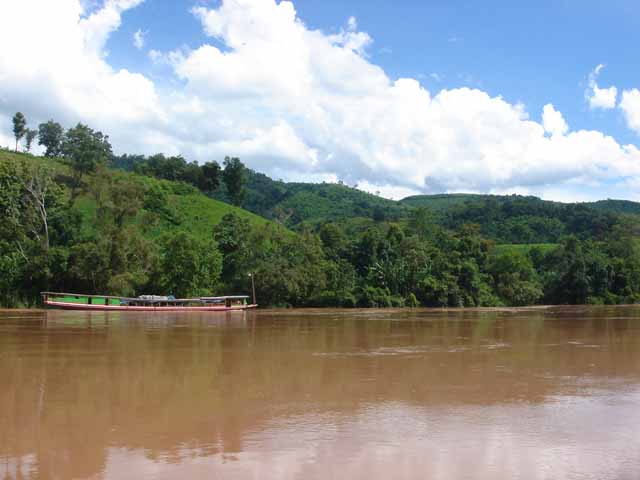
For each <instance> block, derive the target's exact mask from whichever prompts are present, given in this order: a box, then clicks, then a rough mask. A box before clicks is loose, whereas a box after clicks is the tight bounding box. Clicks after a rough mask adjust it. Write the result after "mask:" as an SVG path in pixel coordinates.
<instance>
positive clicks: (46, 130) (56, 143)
mask: <svg viewBox="0 0 640 480" xmlns="http://www.w3.org/2000/svg"><path fill="white" fill-rule="evenodd" d="M63 137H64V131H63V129H62V126H61V125H60V124H59V123H57V122H54V121H53V120H49V121H48V122H46V123H41V124H40V125H38V145H42V146H44V147H45V149H46V150H45V152H44V156H45V157H57V156H59V155H60V153H61V148H62V140H63Z"/></svg>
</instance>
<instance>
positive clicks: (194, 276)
mask: <svg viewBox="0 0 640 480" xmlns="http://www.w3.org/2000/svg"><path fill="white" fill-rule="evenodd" d="M161 253H162V261H161V268H162V286H163V287H164V288H165V289H166V292H167V293H171V294H173V295H175V296H176V297H187V296H191V295H210V294H211V293H212V292H213V291H214V289H215V288H216V286H217V285H218V281H219V279H220V272H221V270H222V258H221V255H220V252H219V251H218V249H217V248H216V245H215V243H213V242H203V241H199V240H198V239H196V238H195V237H193V236H191V235H189V234H187V233H185V232H178V233H176V234H169V235H167V236H165V237H164V238H163V239H162V240H161Z"/></svg>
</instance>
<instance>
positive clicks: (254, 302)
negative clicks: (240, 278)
mask: <svg viewBox="0 0 640 480" xmlns="http://www.w3.org/2000/svg"><path fill="white" fill-rule="evenodd" d="M249 276H250V277H251V291H252V292H253V304H254V305H256V284H255V282H254V281H253V273H250V274H249Z"/></svg>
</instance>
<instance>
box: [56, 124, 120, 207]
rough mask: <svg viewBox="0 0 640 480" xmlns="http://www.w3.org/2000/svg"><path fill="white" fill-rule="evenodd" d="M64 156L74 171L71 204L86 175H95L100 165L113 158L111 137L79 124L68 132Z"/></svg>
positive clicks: (63, 144) (63, 150) (63, 149)
mask: <svg viewBox="0 0 640 480" xmlns="http://www.w3.org/2000/svg"><path fill="white" fill-rule="evenodd" d="M62 154H63V155H64V158H65V160H66V163H67V164H68V165H69V166H70V167H71V168H72V169H73V185H72V187H71V202H72V203H73V201H74V200H75V198H76V196H77V195H78V189H79V188H80V186H81V185H82V183H81V182H82V178H83V177H84V175H86V174H89V173H93V172H94V171H95V170H96V167H97V166H98V165H101V164H104V163H106V162H107V161H109V159H110V158H111V155H112V151H111V144H110V143H109V136H108V135H103V134H102V132H95V131H93V129H91V128H89V127H88V126H86V125H83V124H81V123H79V124H78V125H76V126H75V127H74V128H71V129H69V130H68V131H67V133H66V134H65V136H64V141H63V143H62Z"/></svg>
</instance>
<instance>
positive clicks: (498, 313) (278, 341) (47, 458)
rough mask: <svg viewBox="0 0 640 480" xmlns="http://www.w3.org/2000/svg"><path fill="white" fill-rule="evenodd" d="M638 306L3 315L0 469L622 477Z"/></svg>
mask: <svg viewBox="0 0 640 480" xmlns="http://www.w3.org/2000/svg"><path fill="white" fill-rule="evenodd" d="M638 313H640V310H639V309H637V308H633V307H627V308H623V307H618V308H593V307H592V308H586V307H585V308H581V307H566V308H555V309H525V310H513V309H502V310H471V311H446V310H444V311H443V310H437V311H436V310H378V311H375V310H374V311H358V310H354V311H338V310H317V311H304V312H299V311H284V312H283V311H264V312H258V313H233V314H227V315H217V316H211V315H203V314H163V315H153V316H144V315H136V314H118V313H108V314H98V313H92V314H83V313H76V312H74V313H71V312H29V313H25V314H16V313H14V312H10V313H6V314H5V313H3V314H1V318H2V322H1V323H0V329H1V331H2V335H0V358H1V360H2V361H1V363H0V383H1V384H2V385H3V389H2V391H1V392H0V431H1V432H2V433H1V434H0V457H1V458H3V459H4V463H5V465H6V470H7V472H9V478H12V475H14V474H15V473H16V471H17V470H20V471H21V472H23V473H24V475H25V476H26V477H34V478H35V477H44V478H48V477H58V478H72V477H73V478H90V477H96V478H101V477H102V478H134V476H135V475H134V471H135V474H141V473H144V472H140V471H136V470H135V469H134V470H131V471H129V470H128V468H133V467H129V466H128V465H138V466H140V465H145V466H144V467H142V466H140V468H142V469H143V470H145V469H151V468H154V467H153V465H155V468H160V467H162V468H160V470H158V471H157V473H158V475H159V477H158V478H174V477H178V476H183V475H185V474H186V475H199V474H204V473H208V474H214V473H228V474H237V475H238V476H239V477H240V478H253V477H252V476H251V475H252V474H251V472H252V471H254V470H252V469H255V468H260V470H259V471H260V472H261V477H263V478H296V477H297V473H296V472H297V471H298V470H296V468H297V466H299V465H298V463H299V462H302V463H305V462H307V463H309V465H310V466H309V468H310V470H308V471H307V473H308V476H307V477H306V478H323V475H322V472H324V473H325V474H327V473H328V472H329V473H330V472H331V471H332V470H331V469H332V468H337V465H342V467H343V468H346V469H347V470H346V471H351V472H352V474H353V475H354V476H353V477H352V478H365V473H366V472H367V471H368V470H367V469H366V468H364V467H362V468H358V466H357V465H356V464H355V463H353V462H354V461H355V460H354V459H357V458H361V459H362V458H366V459H368V461H369V462H370V463H371V464H372V465H377V466H378V467H379V468H381V469H382V470H381V471H387V472H389V474H390V473H391V472H392V470H390V469H391V468H392V467H393V465H392V464H395V462H397V461H403V462H404V464H405V465H406V467H407V468H410V469H411V468H416V469H418V468H419V469H421V470H420V471H421V472H424V471H425V469H426V471H433V472H435V471H436V470H437V468H440V467H437V466H438V465H439V462H441V461H443V459H449V458H451V457H450V454H451V452H454V451H456V450H457V449H459V448H462V446H463V445H466V447H465V448H467V449H468V452H467V453H468V454H469V455H471V456H472V457H473V458H474V462H472V463H473V464H474V469H475V470H476V472H478V473H479V474H483V475H487V476H486V477H484V478H509V477H508V476H507V473H508V472H510V471H511V470H509V468H512V467H513V466H514V465H520V466H522V465H524V464H525V463H526V462H530V463H529V467H528V468H530V470H529V471H531V472H539V471H540V470H536V469H539V468H542V466H541V463H540V462H541V461H542V459H541V458H536V457H535V455H534V456H533V457H531V458H530V457H529V454H528V453H527V452H531V451H533V452H536V451H537V452H538V453H539V454H540V453H541V452H542V450H544V448H548V449H550V450H554V449H555V450H554V451H556V453H557V454H558V458H557V459H556V460H553V461H552V462H555V461H557V462H558V463H557V465H556V466H557V468H560V467H561V464H562V462H565V463H564V464H565V465H570V464H571V462H570V461H569V456H570V455H573V457H575V458H583V457H584V455H587V457H588V458H587V459H586V460H585V462H586V463H585V464H583V467H582V468H585V469H587V470H584V471H583V472H582V473H585V472H586V473H589V468H596V467H595V466H593V465H592V464H594V461H595V459H594V458H593V455H597V456H598V457H600V455H602V456H608V457H609V458H611V459H615V460H616V461H617V462H619V463H618V468H619V469H622V470H617V472H618V473H620V472H622V473H629V472H634V471H635V472H640V463H639V462H640V460H638V458H640V457H638V456H637V455H632V453H633V452H638V450H639V449H640V439H639V438H638V437H637V435H635V433H634V431H633V429H634V427H633V425H637V423H635V424H634V423H633V422H634V421H635V420H639V421H640V418H638V414H637V413H634V411H635V412H637V411H638V406H639V405H640V403H639V402H640V390H639V387H638V385H639V383H640V382H639V380H640V353H639V352H640V328H639V327H638V326H637V316H638ZM496 409H497V410H496ZM594 414H597V417H598V418H593V415H594ZM603 422H605V423H606V424H607V425H606V426H603ZM600 428H604V431H602V432H600V433H597V432H594V430H595V429H600ZM496 432H500V435H499V436H498V437H499V438H495V435H497V433H496ZM472 436H475V438H473V437H472ZM614 436H617V437H615V438H613V437H614ZM347 439H348V442H347V443H348V445H347V444H345V443H344V442H345V441H347ZM603 439H605V440H607V442H608V444H607V443H605V444H602V440H603ZM507 441H508V442H510V443H509V445H508V447H509V449H511V450H510V452H511V455H513V458H512V459H511V460H510V461H509V462H510V463H509V462H507V461H506V460H505V459H503V458H502V457H500V458H498V459H497V460H496V459H495V458H494V459H493V460H492V461H491V462H489V460H488V459H489V457H487V456H486V455H488V451H487V448H489V444H490V443H491V442H493V443H494V444H495V442H498V444H499V445H503V443H504V442H507ZM433 442H439V445H438V446H437V448H436V449H435V450H432V451H430V453H429V455H427V456H426V457H425V456H424V455H422V454H420V452H422V451H424V449H426V448H435V445H433ZM465 442H466V443H465ZM483 442H484V443H483ZM487 442H488V443H487ZM620 442H623V443H624V448H622V445H621V443H620ZM542 445H545V447H544V448H543V447H542ZM563 445H564V447H563ZM596 445H598V448H599V449H600V450H599V451H598V453H597V454H592V457H589V452H592V451H594V450H593V449H594V448H595V446H596ZM503 447H504V448H506V447H507V446H505V445H503ZM561 447H562V448H568V450H566V451H565V450H563V449H562V448H561ZM569 447H571V448H569ZM385 448H386V449H390V450H389V451H391V452H393V455H391V457H389V458H387V457H385V456H384V455H382V454H381V453H380V452H381V451H383V450H384V449H385ZM491 448H495V445H493V447H491ZM381 449H382V450H381ZM513 449H515V450H513ZM532 449H533V450H532ZM558 449H559V450H558ZM287 452H288V454H287ZM305 452H306V453H305ZM437 452H441V453H440V454H438V453H437ZM558 452H560V453H558ZM563 452H564V453H563ZM288 455H289V456H288ZM309 455H311V456H310V457H309ZM327 455H330V456H332V457H333V458H332V459H331V461H330V460H329V458H328V457H327ZM421 455H422V456H423V457H424V458H423V459H422V460H421V461H420V462H418V461H417V458H421ZM385 458H387V460H388V461H385ZM198 459H200V460H198ZM233 459H236V460H237V461H236V462H233V461H232V460H233ZM269 459H270V460H269ZM287 459H288V460H287ZM314 459H315V460H314ZM545 461H547V460H545ZM140 462H142V463H140ZM274 462H275V463H274ZM322 462H327V463H331V464H332V465H333V466H332V467H330V468H329V467H328V468H329V469H328V470H327V469H325V470H322V468H321V466H320V464H321V463H322ZM567 462H569V463H567ZM276 463H278V465H279V467H278V468H279V469H282V468H284V470H278V469H273V467H274V466H275V465H276ZM454 463H455V462H454ZM311 465H315V466H316V467H315V468H312V467H311ZM509 465H511V467H509ZM361 466H362V465H361ZM165 467H166V469H165ZM452 468H453V467H452ZM456 468H459V469H463V467H462V466H458V467H456ZM573 468H575V469H577V470H575V471H574V473H576V474H577V473H580V468H581V467H580V465H575V466H574V467H573ZM597 468H600V467H597ZM349 469H350V470H349ZM385 469H386V470H385ZM625 469H626V470H625ZM145 471H146V470H145ZM11 472H13V473H11ZM162 472H165V473H164V474H162ZM277 472H280V473H282V475H283V476H279V474H278V473H277ZM599 472H600V475H601V476H600V477H599V478H620V477H616V476H612V474H611V472H610V471H609V472H608V473H607V471H603V470H599ZM147 473H148V471H147ZM334 473H335V472H334ZM458 473H464V469H463V470H458ZM336 474H337V473H336ZM413 474H415V471H414V472H413ZM490 474H491V475H493V476H491V477H490V476H489V475H490ZM127 475H129V477H127ZM132 475H133V476H132ZM162 475H166V476H165V477H163V476H162ZM607 475H609V476H607ZM521 478H538V477H536V476H533V475H532V476H531V477H527V476H526V475H525V476H522V477H521ZM584 478H596V477H589V476H586V477H584Z"/></svg>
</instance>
